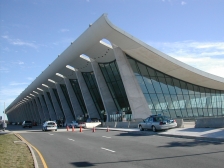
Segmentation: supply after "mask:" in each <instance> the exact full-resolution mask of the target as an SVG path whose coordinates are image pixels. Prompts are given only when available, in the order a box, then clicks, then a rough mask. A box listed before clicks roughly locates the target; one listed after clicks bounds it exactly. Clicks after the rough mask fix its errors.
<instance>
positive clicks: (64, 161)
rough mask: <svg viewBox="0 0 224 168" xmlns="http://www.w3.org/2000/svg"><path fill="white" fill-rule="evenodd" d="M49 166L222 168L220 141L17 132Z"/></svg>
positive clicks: (116, 133) (114, 133) (101, 133)
mask: <svg viewBox="0 0 224 168" xmlns="http://www.w3.org/2000/svg"><path fill="white" fill-rule="evenodd" d="M18 133H19V134H20V135H21V136H22V137H23V138H25V139H26V140H27V141H28V142H30V143H31V144H32V145H33V146H35V147H36V148H37V149H38V150H39V151H40V152H41V154H42V155H43V157H44V159H45V161H46V163H47V165H48V167H49V168H74V167H99V168H105V167H106V168H117V167H119V168H120V167H122V168H141V167H147V168H149V167H150V168H170V167H175V168H179V167H181V168H189V167H197V168H205V167H206V168H207V167H208V168H209V167H215V168H218V167H220V168H223V165H224V160H223V156H224V143H221V142H208V141H198V140H194V139H183V138H175V137H164V136H157V135H154V134H151V133H150V132H147V131H145V132H141V133H138V132H132V133H126V132H119V131H110V132H106V131H105V130H96V132H95V133H93V132H92V130H85V131H83V132H79V131H78V130H76V131H75V132H71V130H70V131H69V132H67V131H62V130H59V131H57V132H52V131H50V132H42V131H41V130H39V131H35V130H34V129H29V128H27V129H25V131H24V130H22V131H19V132H18Z"/></svg>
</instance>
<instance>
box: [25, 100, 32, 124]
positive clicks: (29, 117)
mask: <svg viewBox="0 0 224 168" xmlns="http://www.w3.org/2000/svg"><path fill="white" fill-rule="evenodd" d="M25 108H26V113H27V116H28V120H30V121H31V120H32V117H31V114H30V110H29V107H28V102H26V104H25Z"/></svg>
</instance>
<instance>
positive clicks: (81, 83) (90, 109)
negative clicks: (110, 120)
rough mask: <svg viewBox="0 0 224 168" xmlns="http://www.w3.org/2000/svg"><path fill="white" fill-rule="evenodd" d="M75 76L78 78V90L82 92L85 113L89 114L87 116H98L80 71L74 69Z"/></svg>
mask: <svg viewBox="0 0 224 168" xmlns="http://www.w3.org/2000/svg"><path fill="white" fill-rule="evenodd" d="M75 73H76V76H77V78H78V82H79V86H80V90H81V92H82V96H83V100H84V102H85V105H86V109H87V113H88V115H89V118H100V116H99V113H98V111H97V109H96V106H95V104H94V102H93V99H92V97H91V95H90V93H89V90H88V88H87V86H86V83H85V80H84V78H83V76H82V73H81V72H80V71H78V70H76V71H75Z"/></svg>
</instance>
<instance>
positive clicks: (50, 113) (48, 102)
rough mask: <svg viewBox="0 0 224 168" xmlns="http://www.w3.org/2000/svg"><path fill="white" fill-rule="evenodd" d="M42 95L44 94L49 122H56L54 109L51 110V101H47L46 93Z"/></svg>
mask: <svg viewBox="0 0 224 168" xmlns="http://www.w3.org/2000/svg"><path fill="white" fill-rule="evenodd" d="M43 94H44V98H45V101H46V105H47V109H48V112H49V116H50V120H57V117H56V115H55V111H54V108H53V106H52V104H51V101H50V100H49V97H48V95H47V92H45V91H43Z"/></svg>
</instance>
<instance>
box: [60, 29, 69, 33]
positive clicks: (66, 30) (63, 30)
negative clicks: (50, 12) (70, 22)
mask: <svg viewBox="0 0 224 168" xmlns="http://www.w3.org/2000/svg"><path fill="white" fill-rule="evenodd" d="M68 31H69V29H61V30H60V32H62V33H64V32H68Z"/></svg>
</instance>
